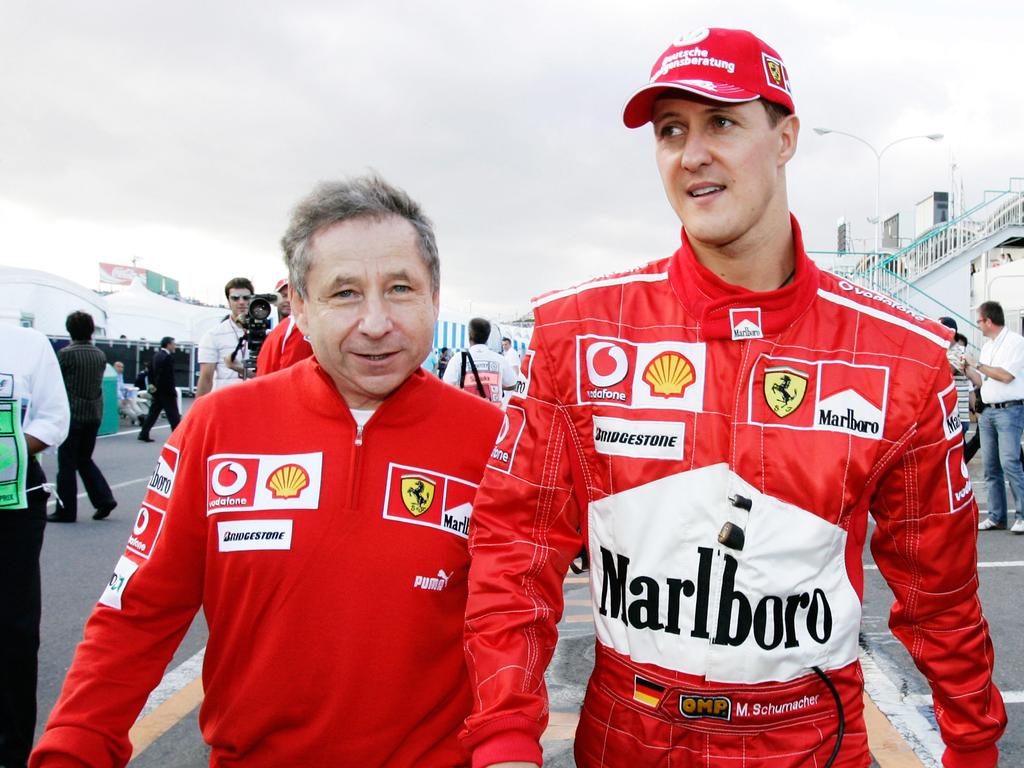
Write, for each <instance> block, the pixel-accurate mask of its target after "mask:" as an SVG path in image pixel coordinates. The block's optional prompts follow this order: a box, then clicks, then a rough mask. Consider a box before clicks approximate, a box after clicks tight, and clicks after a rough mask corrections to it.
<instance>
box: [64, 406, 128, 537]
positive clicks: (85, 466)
mask: <svg viewBox="0 0 1024 768" xmlns="http://www.w3.org/2000/svg"><path fill="white" fill-rule="evenodd" d="M99 431H100V425H99V423H96V424H82V423H80V422H76V421H72V422H71V428H70V429H69V430H68V437H67V439H66V440H65V441H64V442H63V443H61V444H60V448H58V449H57V498H58V509H57V512H58V513H59V514H60V515H61V516H62V517H66V518H69V519H71V520H74V519H75V518H76V517H77V516H78V479H77V477H76V473H77V474H79V475H81V476H82V484H83V485H84V486H85V492H86V493H87V494H89V502H90V503H91V504H92V505H93V506H94V507H95V508H96V509H99V508H100V507H109V506H111V505H112V504H114V503H115V502H114V495H113V494H112V493H111V492H110V486H109V485H107V480H106V478H105V477H103V473H102V472H100V468H99V467H97V466H96V462H94V461H93V460H92V452H93V449H95V448H96V434H97V433H98V432H99Z"/></svg>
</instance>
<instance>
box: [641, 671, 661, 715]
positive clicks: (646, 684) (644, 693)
mask: <svg viewBox="0 0 1024 768" xmlns="http://www.w3.org/2000/svg"><path fill="white" fill-rule="evenodd" d="M663 693H665V686H663V685H658V684H657V683H652V682H651V681H650V680H645V679H644V678H642V677H640V675H634V676H633V700H634V701H639V702H640V703H641V704H646V705H647V706H648V707H656V706H658V704H660V703H661V695H662V694H663Z"/></svg>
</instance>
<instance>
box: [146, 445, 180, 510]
mask: <svg viewBox="0 0 1024 768" xmlns="http://www.w3.org/2000/svg"><path fill="white" fill-rule="evenodd" d="M180 455H181V454H180V452H179V451H178V449H177V448H175V447H174V446H173V445H166V444H165V445H164V446H163V447H162V448H161V449H160V458H158V459H157V460H156V468H155V469H154V470H153V474H152V475H151V476H150V478H149V485H147V486H146V489H147V491H152V492H153V493H155V494H156V495H157V496H162V497H163V498H165V499H169V498H170V497H171V491H172V490H173V488H174V477H175V475H176V474H177V473H178V459H179V458H180Z"/></svg>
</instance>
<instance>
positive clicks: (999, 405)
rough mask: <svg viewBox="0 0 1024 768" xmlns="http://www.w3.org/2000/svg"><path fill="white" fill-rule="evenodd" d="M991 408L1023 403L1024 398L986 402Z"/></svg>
mask: <svg viewBox="0 0 1024 768" xmlns="http://www.w3.org/2000/svg"><path fill="white" fill-rule="evenodd" d="M986 405H988V406H989V407H991V408H1009V407H1010V406H1011V405H1024V400H1006V401H1005V402H1002V403H986Z"/></svg>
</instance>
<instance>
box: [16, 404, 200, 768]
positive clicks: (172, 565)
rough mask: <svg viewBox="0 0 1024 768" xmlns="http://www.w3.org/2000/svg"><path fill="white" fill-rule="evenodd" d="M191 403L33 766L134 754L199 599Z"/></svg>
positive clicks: (97, 765)
mask: <svg viewBox="0 0 1024 768" xmlns="http://www.w3.org/2000/svg"><path fill="white" fill-rule="evenodd" d="M193 411H199V412H198V413H197V412H193V413H190V414H189V417H190V418H188V419H185V421H184V422H183V423H182V425H181V427H180V428H179V429H176V430H175V431H174V433H173V434H172V435H171V438H170V440H169V441H168V443H167V444H166V445H165V446H164V447H163V448H162V450H161V457H160V461H159V463H158V465H157V468H156V470H155V471H154V473H153V478H152V479H151V480H150V485H149V488H148V489H147V492H146V496H145V500H144V501H143V505H142V507H141V508H140V510H139V515H138V518H137V519H136V523H135V526H134V530H133V533H132V535H131V537H130V538H129V542H128V546H127V548H126V549H125V552H124V554H123V555H122V556H121V558H120V559H119V560H118V562H117V564H116V565H115V567H114V572H113V575H112V576H111V578H110V581H109V583H108V584H107V585H106V587H105V588H104V589H103V591H102V593H101V595H100V599H99V603H98V604H97V605H96V608H95V609H94V610H93V613H92V616H91V617H90V618H89V620H88V622H87V623H86V626H85V637H84V639H83V640H82V642H81V643H80V644H79V646H78V649H77V650H76V652H75V656H74V660H73V661H72V664H71V668H70V670H69V671H68V674H67V677H66V679H65V681H64V688H63V690H62V691H61V695H60V699H59V700H58V702H57V704H56V706H55V707H54V709H53V712H52V713H51V715H50V719H49V721H48V722H47V725H46V731H45V732H44V733H43V736H42V737H41V739H40V740H39V743H38V745H37V746H36V749H35V751H34V752H33V753H32V757H31V759H30V761H29V765H30V766H32V768H41V767H45V768H60V767H63V766H75V767H77V766H88V768H114V767H115V766H117V767H119V766H124V765H125V764H126V763H127V762H128V760H129V759H130V758H131V755H132V745H131V743H130V742H129V740H128V732H129V730H130V729H131V727H132V725H133V724H134V722H135V719H136V717H137V716H138V714H139V712H140V711H141V709H142V707H143V705H144V704H145V703H146V699H147V697H148V695H149V693H150V691H152V690H153V688H155V687H156V686H157V685H158V684H159V682H160V679H161V677H162V675H163V673H164V670H165V669H166V667H167V664H168V663H169V662H170V660H171V658H172V656H173V654H174V651H175V649H176V648H177V647H178V644H179V643H180V642H181V639H182V637H183V636H184V634H185V632H186V631H187V630H188V627H189V624H190V623H191V621H192V618H193V617H194V616H195V613H196V610H197V609H198V607H199V605H200V603H201V601H202V590H203V573H204V562H205V539H206V519H205V518H206V516H205V508H204V507H205V505H204V496H205V476H204V471H203V462H202V460H201V451H202V443H203V440H202V435H201V434H199V429H197V427H198V426H199V425H200V423H201V421H202V418H201V417H202V414H203V413H205V410H204V407H203V403H202V402H197V403H196V405H195V406H194V408H193ZM157 489H160V490H163V491H164V492H165V493H166V495H164V494H162V493H159V492H158V491H157ZM97 586H99V585H97Z"/></svg>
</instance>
